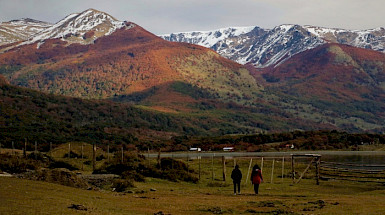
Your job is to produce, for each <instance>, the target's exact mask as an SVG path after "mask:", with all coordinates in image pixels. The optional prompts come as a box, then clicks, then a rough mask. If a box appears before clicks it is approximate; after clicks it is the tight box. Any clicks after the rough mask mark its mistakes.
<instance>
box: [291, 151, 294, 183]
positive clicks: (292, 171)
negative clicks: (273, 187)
mask: <svg viewBox="0 0 385 215" xmlns="http://www.w3.org/2000/svg"><path fill="white" fill-rule="evenodd" d="M291 177H292V178H293V184H294V183H295V169H294V155H291Z"/></svg>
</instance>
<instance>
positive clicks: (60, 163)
mask: <svg viewBox="0 0 385 215" xmlns="http://www.w3.org/2000/svg"><path fill="white" fill-rule="evenodd" d="M49 168H50V169H55V168H65V169H68V170H71V171H73V170H79V169H78V168H77V167H75V166H73V165H71V164H69V163H67V162H64V161H53V162H51V163H50V164H49Z"/></svg>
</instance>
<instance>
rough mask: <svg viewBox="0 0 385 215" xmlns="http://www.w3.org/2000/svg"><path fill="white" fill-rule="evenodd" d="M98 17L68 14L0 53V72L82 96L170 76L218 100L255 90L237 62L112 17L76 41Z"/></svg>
mask: <svg viewBox="0 0 385 215" xmlns="http://www.w3.org/2000/svg"><path fill="white" fill-rule="evenodd" d="M97 14H99V13H97ZM100 17H103V20H108V21H107V23H110V22H112V21H110V20H109V19H106V17H105V14H103V13H101V14H99V15H95V11H94V10H87V11H85V12H83V13H82V14H73V15H70V16H68V17H67V18H65V19H63V20H62V21H60V22H58V23H57V24H55V25H54V26H53V27H52V28H49V29H47V30H46V31H44V32H42V33H41V34H40V35H38V36H36V37H35V38H34V39H32V40H30V41H28V42H27V43H25V44H22V45H20V46H18V47H17V48H14V49H11V50H9V51H7V52H6V53H4V54H2V55H0V74H3V75H4V76H5V77H6V78H7V79H8V80H9V81H10V83H12V84H15V85H19V86H25V87H29V88H33V89H38V90H42V91H44V92H49V93H54V94H62V95H68V96H76V97H82V98H112V97H114V96H117V95H125V94H130V93H133V92H139V91H143V90H145V89H148V88H151V87H154V86H157V85H161V84H165V83H167V82H173V81H184V82H187V83H190V84H194V85H197V86H199V87H201V88H203V89H206V90H208V91H210V92H211V93H212V94H215V95H217V97H218V98H221V99H223V100H224V101H235V102H244V101H245V99H244V98H248V99H250V98H254V97H255V96H256V94H257V93H258V92H259V91H260V90H261V86H259V85H258V84H257V83H256V82H255V81H254V80H253V78H252V76H250V74H249V72H248V71H247V69H245V68H244V67H243V66H241V65H239V64H236V63H234V62H232V61H230V60H227V59H225V58H223V57H221V56H220V55H218V54H217V53H215V52H214V51H212V50H210V49H207V48H203V47H200V46H196V45H190V44H180V43H171V42H167V41H165V40H162V39H161V38H159V37H157V36H155V35H153V34H151V33H150V32H148V31H146V30H144V29H143V28H141V27H140V26H138V25H136V24H134V23H130V22H117V23H118V24H117V25H114V26H115V27H116V26H118V27H119V28H114V27H111V26H110V28H108V29H110V30H109V31H108V32H107V33H106V32H104V33H103V36H101V37H99V38H93V37H92V38H93V39H95V40H94V42H92V43H90V44H85V43H84V42H82V41H78V40H77V39H79V38H80V39H79V40H82V39H81V38H83V37H84V35H86V34H89V33H90V32H94V31H95V30H94V28H96V27H97V28H98V29H99V28H100V25H101V24H98V25H96V27H92V28H90V27H88V26H90V25H91V24H89V23H101V21H100V20H99V18H100ZM79 20H86V21H87V23H88V24H86V26H84V22H86V21H84V22H82V21H79ZM78 21H79V22H78ZM77 23H78V24H77ZM121 25H122V26H121ZM59 26H60V27H59ZM63 26H64V27H63ZM73 26H78V28H77V29H74V28H73ZM91 26H93V25H91ZM58 29H60V31H59V30H58ZM68 29H70V30H68ZM72 30H73V31H72ZM111 31H113V32H112V33H110V32H111ZM48 32H49V33H48ZM58 32H60V33H58ZM63 32H64V33H63ZM67 32H71V33H70V36H69V37H66V38H62V37H61V36H62V35H63V34H66V33H67ZM76 35H78V36H76ZM82 35H83V36H82ZM46 36H47V38H46ZM57 37H59V38H57ZM72 37H76V38H75V39H74V38H72ZM48 38H49V39H48ZM70 38H72V39H70ZM33 41H36V42H35V43H33V44H32V43H31V42H33ZM30 43H31V44H30Z"/></svg>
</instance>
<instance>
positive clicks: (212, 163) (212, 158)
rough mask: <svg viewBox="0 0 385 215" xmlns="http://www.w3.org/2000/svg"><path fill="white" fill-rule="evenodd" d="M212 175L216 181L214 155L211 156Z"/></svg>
mask: <svg viewBox="0 0 385 215" xmlns="http://www.w3.org/2000/svg"><path fill="white" fill-rule="evenodd" d="M211 177H212V180H213V181H214V155H212V156H211Z"/></svg>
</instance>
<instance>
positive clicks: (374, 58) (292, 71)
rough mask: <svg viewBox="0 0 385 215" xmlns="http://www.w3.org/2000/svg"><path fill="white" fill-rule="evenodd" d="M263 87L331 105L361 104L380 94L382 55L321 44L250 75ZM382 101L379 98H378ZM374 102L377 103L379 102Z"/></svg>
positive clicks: (383, 75)
mask: <svg viewBox="0 0 385 215" xmlns="http://www.w3.org/2000/svg"><path fill="white" fill-rule="evenodd" d="M253 74H254V75H255V76H256V77H260V76H262V77H264V79H265V81H266V83H265V84H266V85H267V86H275V87H281V88H283V89H285V90H286V92H288V93H289V94H293V95H294V94H300V95H302V96H306V97H319V98H322V99H326V100H331V101H346V100H348V101H349V100H352V99H354V100H362V96H363V95H366V94H370V95H377V94H378V92H381V91H384V90H385V89H383V88H381V84H382V83H384V82H385V54H383V53H380V52H376V51H372V50H367V49H361V48H355V47H351V46H347V45H340V44H325V45H323V46H320V47H317V48H315V49H312V50H309V51H305V52H302V53H300V54H298V55H296V56H293V57H292V58H290V59H289V60H288V61H286V62H284V63H282V64H281V65H279V66H277V67H275V68H272V67H271V68H266V69H265V70H264V71H263V72H254V73H253ZM378 96H379V98H382V99H384V98H385V96H384V95H383V94H381V95H380V94H378ZM379 98H378V99H379Z"/></svg>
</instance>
